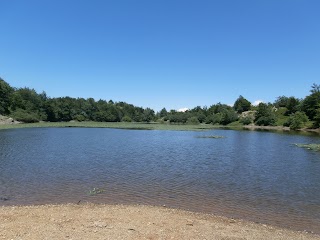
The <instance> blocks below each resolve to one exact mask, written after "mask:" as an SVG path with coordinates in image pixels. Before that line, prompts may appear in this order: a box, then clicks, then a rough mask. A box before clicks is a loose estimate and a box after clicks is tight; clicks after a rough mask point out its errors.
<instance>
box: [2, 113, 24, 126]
mask: <svg viewBox="0 0 320 240" xmlns="http://www.w3.org/2000/svg"><path fill="white" fill-rule="evenodd" d="M18 123H20V122H18V121H15V120H13V119H12V118H9V117H6V116H2V115H0V124H18Z"/></svg>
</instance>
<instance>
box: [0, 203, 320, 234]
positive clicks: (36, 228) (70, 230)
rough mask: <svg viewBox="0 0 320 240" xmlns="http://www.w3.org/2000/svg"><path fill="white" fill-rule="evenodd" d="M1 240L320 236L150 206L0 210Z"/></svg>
mask: <svg viewBox="0 0 320 240" xmlns="http://www.w3.org/2000/svg"><path fill="white" fill-rule="evenodd" d="M0 239H32V240H37V239H224V240H227V239H229V240H236V239H237V240H240V239H255V240H259V239H266V240H270V239H290V240H294V239H320V236H319V235H312V234H308V233H302V232H294V231H290V230H285V229H279V228H275V227H271V226H266V225H261V224H255V223H249V222H246V221H239V220H232V219H227V218H222V217H216V216H212V215H206V214H198V213H191V212H186V211H181V210H174V209H167V208H160V207H150V206H119V205H118V206H113V205H93V204H83V205H44V206H22V207H0Z"/></svg>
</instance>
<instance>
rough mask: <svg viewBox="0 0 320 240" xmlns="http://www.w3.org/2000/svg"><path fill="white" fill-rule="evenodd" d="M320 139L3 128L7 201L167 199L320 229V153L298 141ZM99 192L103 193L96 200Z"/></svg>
mask: <svg viewBox="0 0 320 240" xmlns="http://www.w3.org/2000/svg"><path fill="white" fill-rule="evenodd" d="M199 135H200V136H201V135H219V136H225V137H226V138H222V139H210V138H197V136H199ZM318 140H319V138H318V137H312V136H299V135H290V134H275V133H267V132H246V131H230V130H229V131H228V130H213V131H208V132H200V133H199V132H182V131H133V130H117V129H85V128H72V129H66V128H41V129H16V130H4V131H0V205H16V204H45V203H66V202H73V203H77V202H79V201H80V200H81V201H83V202H85V201H89V202H94V203H112V204H113V203H124V204H151V205H166V206H168V207H175V208H182V209H187V210H192V211H199V212H206V213H214V214H219V215H225V216H229V217H236V218H245V219H249V220H252V221H257V222H263V223H269V224H273V225H278V226H282V227H291V228H294V229H299V230H304V229H306V230H312V231H315V232H318V233H320V230H319V229H320V225H319V222H320V154H319V153H316V152H311V151H307V150H305V149H300V148H297V147H295V146H294V145H293V144H292V143H315V142H318ZM93 188H100V189H103V190H104V192H103V193H101V194H96V195H93V196H92V195H90V194H89V191H90V190H92V189H93Z"/></svg>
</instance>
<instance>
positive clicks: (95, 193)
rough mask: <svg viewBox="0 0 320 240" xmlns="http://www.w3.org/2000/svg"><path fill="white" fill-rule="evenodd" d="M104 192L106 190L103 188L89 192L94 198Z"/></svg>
mask: <svg viewBox="0 0 320 240" xmlns="http://www.w3.org/2000/svg"><path fill="white" fill-rule="evenodd" d="M103 192H104V190H103V189H101V188H93V189H92V190H90V191H89V195H91V196H94V195H97V194H100V193H103Z"/></svg>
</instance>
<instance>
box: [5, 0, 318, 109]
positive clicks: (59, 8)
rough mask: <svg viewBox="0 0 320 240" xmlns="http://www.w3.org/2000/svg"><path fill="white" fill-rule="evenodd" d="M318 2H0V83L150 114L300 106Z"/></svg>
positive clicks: (313, 48)
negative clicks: (289, 100) (239, 102)
mask: <svg viewBox="0 0 320 240" xmlns="http://www.w3.org/2000/svg"><path fill="white" fill-rule="evenodd" d="M319 9H320V1H318V0H314V1H312V0H251V1H249V0H241V1H239V0H220V1H214V0H210V1H206V0H193V1H190V0H161V1H160V0H114V1H111V0H110V1H108V0H90V1H89V0H87V1H83V0H54V1H51V0H50V1H49V0H28V1H25V0H14V1H12V0H2V1H0V29H1V37H0V54H1V58H0V77H2V78H3V79H5V80H6V81H7V82H8V83H9V84H11V85H12V86H15V87H24V86H28V87H31V88H34V89H36V90H37V91H42V90H44V91H46V92H47V94H48V95H49V96H51V97H59V96H71V97H84V98H87V97H94V98H95V99H97V100H98V99H100V98H101V99H106V100H109V99H112V100H114V101H125V102H128V103H132V104H134V105H137V106H142V107H151V108H153V109H155V110H160V109H161V108H162V107H166V108H167V109H179V108H184V107H188V108H192V107H195V106H198V105H199V106H205V105H206V106H210V105H212V104H215V103H217V102H222V103H226V104H232V103H234V101H235V100H236V98H237V97H238V96H239V95H240V94H241V95H243V96H244V97H245V98H247V99H248V100H249V101H251V102H254V101H256V100H264V101H270V102H273V101H274V100H275V99H276V97H278V96H280V95H285V96H292V95H293V96H296V97H299V98H303V97H305V96H306V95H308V94H309V90H310V86H311V85H312V84H313V83H320V14H319Z"/></svg>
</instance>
